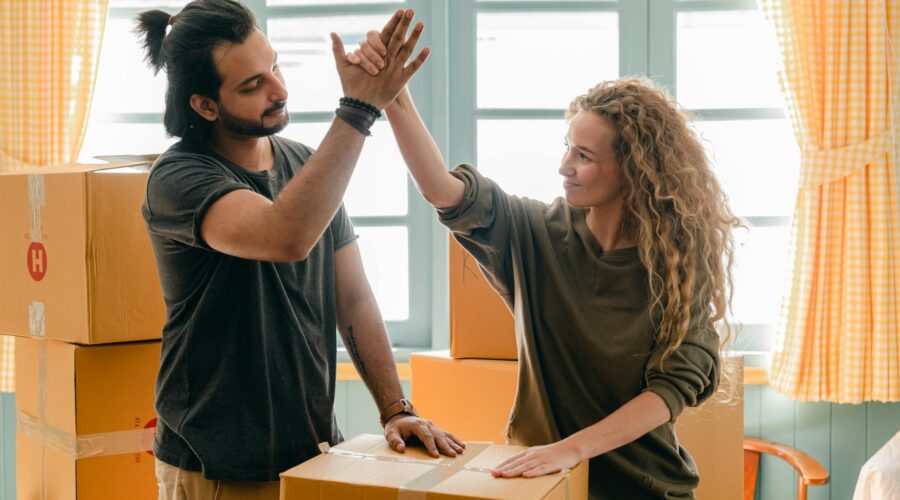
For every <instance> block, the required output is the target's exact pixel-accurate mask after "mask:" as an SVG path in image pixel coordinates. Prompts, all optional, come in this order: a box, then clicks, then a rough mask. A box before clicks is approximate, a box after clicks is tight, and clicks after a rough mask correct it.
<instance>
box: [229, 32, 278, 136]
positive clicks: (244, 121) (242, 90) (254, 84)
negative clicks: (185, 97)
mask: <svg viewBox="0 0 900 500" xmlns="http://www.w3.org/2000/svg"><path fill="white" fill-rule="evenodd" d="M277 56H278V55H277V54H276V53H275V51H274V50H272V46H271V45H269V41H268V40H266V37H265V36H264V35H263V34H262V32H261V31H259V30H256V29H255V30H253V32H252V33H251V34H250V36H249V37H247V39H246V40H245V41H244V43H242V44H234V45H224V46H219V47H216V48H215V50H213V61H215V63H216V69H217V70H218V72H219V74H220V75H221V77H222V86H221V88H220V89H219V100H218V101H217V102H216V105H217V109H218V119H219V122H220V124H221V128H222V129H224V131H226V132H230V133H232V134H237V135H245V136H252V137H262V136H267V135H272V134H275V133H278V132H279V131H281V130H282V129H284V127H286V126H287V124H288V112H287V106H286V104H287V95H288V94H287V89H286V88H285V86H284V78H283V77H282V76H281V70H279V69H278V64H277V61H276V59H277Z"/></svg>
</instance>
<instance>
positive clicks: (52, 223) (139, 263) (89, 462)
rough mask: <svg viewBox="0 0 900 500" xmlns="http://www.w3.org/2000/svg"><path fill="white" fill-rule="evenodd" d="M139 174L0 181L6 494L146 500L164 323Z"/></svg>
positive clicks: (74, 170)
mask: <svg viewBox="0 0 900 500" xmlns="http://www.w3.org/2000/svg"><path fill="white" fill-rule="evenodd" d="M148 171H149V170H148V168H147V166H146V165H139V164H127V163H119V164H104V165H63V166H58V167H46V168H40V169H34V170H31V171H19V172H15V173H3V174H0V199H2V200H3V204H4V210H3V212H2V214H0V275H2V276H4V280H5V282H6V283H5V284H4V286H3V287H0V334H3V335H14V336H16V337H17V339H16V411H17V420H18V424H17V430H18V432H17V436H16V465H17V467H16V486H17V490H18V496H19V498H71V499H75V498H77V499H79V500H86V499H95V498H96V499H101V498H147V499H151V498H156V496H157V490H156V481H155V477H154V467H153V458H152V455H151V454H150V453H149V450H150V449H151V445H152V439H153V433H154V432H153V431H154V427H155V424H156V418H155V413H154V411H153V386H154V382H155V379H156V373H157V371H158V367H159V341H158V340H155V339H158V338H159V336H160V334H161V331H162V326H163V323H164V321H165V307H164V304H163V300H162V293H161V291H160V288H159V278H158V274H157V272H156V265H155V260H154V258H153V253H152V250H151V248H150V242H149V237H148V236H147V231H146V229H145V225H144V222H143V219H142V217H141V213H140V206H141V203H142V201H143V198H144V190H145V186H146V182H147V176H148Z"/></svg>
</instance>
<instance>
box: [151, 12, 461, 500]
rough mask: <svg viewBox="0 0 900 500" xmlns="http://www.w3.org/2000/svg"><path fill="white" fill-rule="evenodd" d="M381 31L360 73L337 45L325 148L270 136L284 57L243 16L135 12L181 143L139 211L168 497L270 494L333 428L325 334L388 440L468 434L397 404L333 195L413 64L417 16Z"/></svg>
mask: <svg viewBox="0 0 900 500" xmlns="http://www.w3.org/2000/svg"><path fill="white" fill-rule="evenodd" d="M412 16H413V13H412V11H399V12H397V13H396V14H395V15H394V17H393V18H392V19H391V21H390V22H389V23H388V25H387V26H386V27H385V35H386V37H389V38H390V43H389V45H388V51H389V52H388V54H387V56H386V59H387V66H386V68H385V69H384V70H383V71H382V73H381V74H380V75H379V76H378V77H374V78H373V77H370V76H368V75H366V74H365V72H364V71H363V70H361V69H360V68H358V67H356V66H353V65H352V64H350V63H349V62H348V61H347V59H346V56H345V54H344V47H343V44H342V42H341V40H340V38H339V37H338V36H337V35H336V34H332V42H333V51H334V57H335V62H336V65H337V69H338V73H339V76H340V79H341V84H342V86H343V90H344V95H345V96H348V97H351V98H355V100H352V99H351V100H347V99H346V98H345V99H342V100H341V105H340V107H339V108H338V110H337V117H336V118H335V120H334V122H333V124H332V126H331V129H330V130H329V132H328V134H327V135H326V137H325V138H324V140H323V141H322V144H321V146H320V148H319V149H318V151H316V152H315V154H313V151H312V150H311V149H310V148H308V147H306V146H304V145H302V144H298V143H295V142H292V141H289V140H287V139H284V138H280V137H278V136H276V135H274V134H276V133H277V132H278V131H280V130H282V129H283V128H284V127H285V126H286V125H287V122H288V114H287V108H286V103H287V97H288V95H287V90H286V89H285V85H284V80H283V78H282V76H281V73H280V72H279V70H278V64H277V61H276V59H277V55H276V53H275V52H274V51H273V50H272V47H271V46H270V45H269V43H268V41H267V40H266V38H265V36H264V35H263V34H262V32H261V31H260V30H259V29H258V28H257V27H256V21H255V19H254V17H253V14H252V13H251V12H250V11H249V10H248V9H247V8H246V7H244V6H243V5H241V4H240V3H237V2H235V1H232V0H197V1H195V2H191V3H190V4H188V5H187V6H186V7H185V8H184V9H183V10H182V11H181V12H180V13H179V14H177V15H175V16H169V14H167V13H165V12H162V11H148V12H144V13H142V14H141V15H140V16H139V17H138V26H137V31H138V33H140V34H142V36H143V45H144V48H145V49H146V51H147V61H148V63H150V65H151V66H152V67H153V69H154V70H156V71H159V70H160V69H165V70H166V73H167V76H168V90H167V93H166V111H165V118H164V121H165V125H166V129H167V131H168V132H169V134H171V135H173V136H177V137H180V138H181V139H182V140H181V141H180V142H178V143H177V144H175V145H173V146H172V147H171V148H170V149H169V150H168V151H166V152H165V153H163V155H161V156H160V158H159V159H158V160H157V162H156V164H155V165H154V166H153V168H152V170H151V173H150V178H149V182H148V186H147V193H146V199H145V202H144V206H143V215H144V218H145V220H146V222H147V227H148V230H149V232H150V237H151V241H152V244H153V248H154V252H155V254H156V258H157V262H158V267H159V272H160V279H161V282H162V286H163V292H164V295H165V301H166V307H167V321H166V325H165V327H164V330H163V338H162V359H161V366H160V373H159V377H158V379H157V387H156V409H157V412H158V414H159V427H158V434H157V439H156V442H155V444H154V452H155V456H156V458H157V477H158V480H159V483H160V497H161V498H176V497H177V498H182V497H183V495H185V494H186V496H187V498H194V497H203V498H207V497H210V498H211V496H210V493H213V494H217V495H219V498H222V497H223V495H224V497H226V498H230V497H231V496H234V497H236V498H237V497H242V496H246V497H252V498H260V497H272V498H277V495H278V483H277V482H275V481H276V480H277V479H278V473H279V472H281V471H284V470H286V469H288V468H290V467H291V466H293V465H296V464H297V463H300V462H302V461H304V460H307V459H309V458H311V457H313V456H315V455H316V454H317V453H318V451H317V444H318V443H319V442H323V441H327V442H329V443H331V444H335V443H337V442H339V441H341V440H342V436H341V434H340V431H339V430H338V428H337V425H336V423H335V419H334V411H333V406H334V384H335V364H336V363H335V359H336V336H335V335H334V331H335V329H336V327H337V325H338V324H339V325H340V333H341V335H342V338H343V340H344V345H346V346H347V349H348V351H349V353H350V356H351V357H352V359H353V362H354V364H355V365H356V367H357V370H358V371H359V373H360V374H361V375H362V377H363V379H364V380H365V382H366V384H367V386H368V387H369V390H370V392H371V393H372V395H373V397H374V398H375V401H376V403H377V405H378V408H379V410H380V412H381V419H382V424H383V425H384V427H385V436H386V438H387V439H388V441H389V443H390V445H391V446H392V447H393V448H394V449H395V450H397V451H403V450H404V447H405V444H404V441H405V440H406V439H408V438H411V437H413V436H415V437H417V438H418V439H419V440H420V441H421V442H422V443H424V445H425V447H426V448H427V449H428V450H429V451H430V452H431V454H432V455H434V456H438V454H439V453H444V454H446V455H449V456H455V455H456V454H457V453H461V452H462V451H463V448H464V445H463V443H462V442H461V441H459V440H458V439H456V438H455V437H454V436H452V435H450V434H448V433H445V432H444V431H442V430H440V429H438V428H436V427H434V426H433V425H432V424H431V423H430V422H428V421H426V420H423V419H420V418H418V417H417V416H416V413H415V410H414V409H413V408H412V407H411V405H410V404H409V403H408V402H407V401H406V400H405V399H403V393H402V389H401V387H400V383H399V380H398V377H397V373H396V369H395V366H394V362H393V359H392V356H391V350H390V345H389V341H388V337H387V334H386V332H385V329H384V323H383V321H382V319H381V316H380V313H379V311H378V308H377V305H376V303H375V299H374V296H373V294H372V291H371V289H370V287H369V284H368V282H367V280H366V277H365V273H364V271H363V267H362V262H361V259H360V254H359V248H358V246H357V243H356V241H355V238H356V236H355V235H354V233H353V227H352V225H351V223H350V219H349V217H348V216H347V213H346V211H345V210H344V207H343V205H342V204H341V198H342V196H343V194H344V191H345V189H346V187H347V184H348V182H349V180H350V176H351V174H352V172H353V169H354V166H355V164H356V161H357V159H358V157H359V154H360V151H361V149H362V145H363V142H364V140H365V136H366V135H368V129H369V127H370V126H371V125H372V123H374V121H375V118H376V117H377V115H378V114H379V112H378V110H380V109H383V108H384V107H385V106H386V105H387V104H388V103H390V102H391V100H393V99H394V98H395V97H396V95H397V94H398V92H399V91H400V89H402V88H403V87H404V85H405V84H406V82H407V81H408V80H409V78H410V77H411V76H412V75H413V74H414V73H415V72H416V70H418V68H419V67H421V65H422V64H423V63H424V61H425V59H426V57H427V55H428V51H427V49H425V50H423V51H422V52H421V53H420V54H419V55H418V56H417V57H416V58H415V59H413V60H412V62H410V63H409V65H406V62H407V60H408V59H409V58H410V55H411V54H412V52H413V50H414V48H415V45H416V42H417V41H418V38H419V35H420V34H421V32H422V25H421V23H419V24H418V25H416V27H415V28H414V30H413V32H412V34H411V35H410V37H409V39H408V40H407V39H406V38H405V37H406V32H407V29H408V28H409V25H410V23H411V22H412Z"/></svg>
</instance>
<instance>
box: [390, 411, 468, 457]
mask: <svg viewBox="0 0 900 500" xmlns="http://www.w3.org/2000/svg"><path fill="white" fill-rule="evenodd" d="M384 438H385V439H387V442H388V444H389V445H390V447H391V448H392V449H393V450H394V451H398V452H400V453H403V452H404V451H405V450H406V442H407V441H409V440H410V439H413V438H416V439H418V440H419V441H421V442H422V444H423V445H424V446H425V449H426V450H428V453H429V454H431V456H433V457H439V456H440V455H441V454H444V455H447V456H448V457H455V456H456V455H458V454H460V453H462V452H463V450H465V449H466V444H465V443H463V442H462V441H461V440H460V439H459V438H457V437H456V436H454V435H453V434H450V433H449V432H445V431H443V430H441V429H439V428H438V427H437V426H436V425H434V424H433V423H431V421H430V420H425V419H424V418H419V417H413V416H412V415H406V414H403V413H400V414H398V415H395V416H394V417H393V418H391V419H390V420H388V421H387V423H386V424H385V426H384Z"/></svg>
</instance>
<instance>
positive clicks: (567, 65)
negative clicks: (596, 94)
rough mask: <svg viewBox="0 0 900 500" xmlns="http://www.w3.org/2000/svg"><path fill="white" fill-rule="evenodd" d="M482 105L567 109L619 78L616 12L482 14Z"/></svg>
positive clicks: (479, 36)
mask: <svg viewBox="0 0 900 500" xmlns="http://www.w3.org/2000/svg"><path fill="white" fill-rule="evenodd" d="M477 30H478V31H477V33H478V34H477V62H478V107H480V108H565V107H567V106H568V105H569V102H570V101H571V100H572V99H573V98H574V97H575V96H576V95H580V94H584V93H585V92H587V90H588V89H589V88H591V87H593V86H594V85H596V84H597V83H598V82H600V81H601V80H610V79H614V78H616V77H618V75H619V35H618V14H616V13H614V12H596V13H583V12H579V13H567V14H558V13H544V12H541V13H537V12H529V13H511V14H507V13H482V14H478V24H477Z"/></svg>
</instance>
